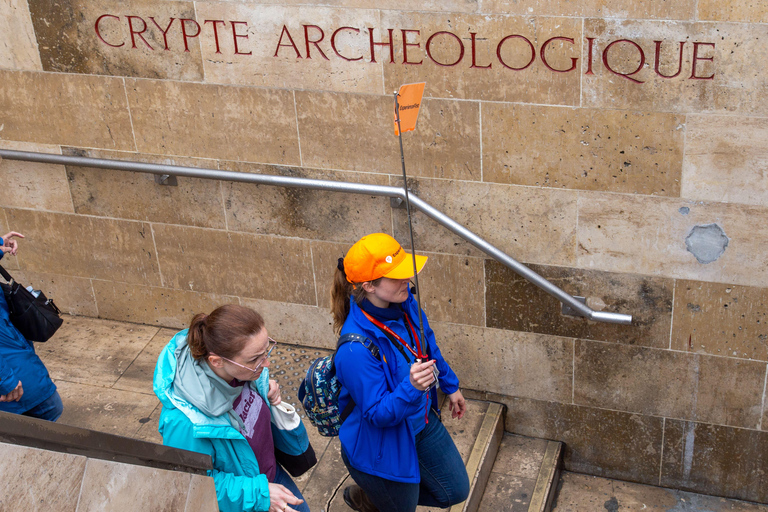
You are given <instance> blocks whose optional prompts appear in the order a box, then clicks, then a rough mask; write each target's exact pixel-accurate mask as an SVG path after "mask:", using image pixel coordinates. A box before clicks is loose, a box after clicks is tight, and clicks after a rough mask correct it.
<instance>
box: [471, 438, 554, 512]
mask: <svg viewBox="0 0 768 512" xmlns="http://www.w3.org/2000/svg"><path fill="white" fill-rule="evenodd" d="M562 448H563V445H562V443H559V442H556V441H548V440H546V439H535V438H531V437H524V436H519V435H515V434H509V433H506V434H504V438H503V439H502V440H501V445H500V446H499V450H498V454H497V455H496V460H495V463H494V464H493V467H492V468H491V471H490V476H489V479H488V485H487V486H486V488H485V492H484V494H483V498H482V500H481V502H480V505H479V507H478V509H477V510H478V511H479V512H500V511H508V512H528V511H530V512H547V511H549V510H550V506H551V503H552V499H553V497H554V490H555V488H556V486H557V482H558V476H559V471H560V466H561V460H562Z"/></svg>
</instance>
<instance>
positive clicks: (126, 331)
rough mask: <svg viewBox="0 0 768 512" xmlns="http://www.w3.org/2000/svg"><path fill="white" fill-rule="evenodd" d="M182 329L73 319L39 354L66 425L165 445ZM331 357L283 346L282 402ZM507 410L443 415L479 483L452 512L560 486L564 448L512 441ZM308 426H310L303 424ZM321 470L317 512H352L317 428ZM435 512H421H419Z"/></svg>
mask: <svg viewBox="0 0 768 512" xmlns="http://www.w3.org/2000/svg"><path fill="white" fill-rule="evenodd" d="M175 332H176V331H175V330H172V329H164V328H159V327H152V326H146V325H138V324H129V323H123V322H115V321H109V320H99V319H93V318H85V317H67V318H66V321H65V324H64V326H63V327H62V328H61V329H60V331H59V332H58V333H57V334H56V336H55V337H54V338H52V339H51V340H50V341H48V342H47V343H45V344H38V346H37V350H38V353H39V354H40V357H41V358H42V359H43V361H44V362H45V363H46V366H47V367H48V369H49V371H50V373H51V376H52V377H53V379H54V380H55V382H56V384H57V386H58V387H59V392H60V394H61V395H62V399H63V401H64V407H65V409H64V414H63V415H62V417H61V419H60V420H59V422H60V423H62V424H66V425H71V426H75V427H81V428H88V429H92V430H97V431H101V432H107V433H110V434H117V435H121V436H125V437H131V438H134V439H139V440H143V441H150V442H155V443H161V442H162V439H161V437H160V435H159V433H158V432H157V421H158V417H159V414H160V405H159V402H158V401H157V399H156V398H155V396H154V394H153V392H152V375H153V372H154V365H155V361H156V359H157V356H158V354H159V352H160V351H161V350H162V348H163V347H164V346H165V344H166V343H167V342H168V340H169V339H170V338H171V336H173V334H175ZM328 353H329V351H327V350H322V349H316V348H309V347H302V346H297V345H286V344H281V345H278V347H277V349H276V350H275V353H274V356H273V358H272V365H271V371H272V375H273V377H274V378H275V379H277V380H278V382H279V383H280V385H281V387H282V389H283V393H282V395H283V399H284V400H286V401H288V402H290V403H294V404H296V402H297V396H296V395H297V390H298V385H299V383H300V382H301V379H302V378H303V376H304V374H305V372H306V369H307V367H308V366H309V364H310V363H311V361H313V360H314V359H315V358H316V357H320V356H323V355H326V354H328ZM503 413H504V411H503V406H501V405H500V404H496V403H491V402H484V401H477V400H468V406H467V414H466V415H465V417H464V418H463V419H462V420H454V419H451V418H450V414H445V417H444V422H445V425H446V428H447V429H448V431H449V432H450V433H451V436H452V437H453V439H454V441H455V443H456V446H457V448H458V449H459V452H460V453H461V455H462V458H463V459H464V461H465V464H466V467H467V471H468V474H469V475H470V480H471V486H472V487H471V492H470V497H469V499H468V500H467V501H466V502H465V503H463V504H460V505H457V506H455V507H453V508H452V509H451V512H460V511H467V512H474V511H476V510H479V511H499V510H510V511H518V510H520V511H522V510H531V511H536V512H539V511H543V510H547V507H548V504H549V503H550V502H551V495H552V491H553V489H554V488H555V487H556V485H557V475H558V469H559V461H560V450H561V447H560V443H554V442H549V441H546V440H541V439H531V438H525V437H521V436H516V435H512V434H505V433H504V425H503V418H504V414H503ZM305 421H306V419H305ZM307 430H308V432H309V433H310V439H311V442H312V446H313V447H314V450H315V452H316V454H317V456H318V463H317V465H316V466H315V467H314V468H313V469H312V470H311V471H309V472H308V473H307V474H305V475H303V476H302V477H300V478H298V479H297V484H298V486H299V488H300V489H301V491H302V493H303V494H304V497H305V499H306V500H307V502H308V503H309V505H310V508H311V509H312V510H313V511H323V512H342V511H347V510H349V508H348V507H347V506H346V504H345V503H344V501H343V499H342V491H343V489H344V487H345V486H346V485H349V484H350V483H351V481H350V477H349V474H348V473H347V471H346V468H345V467H344V464H343V462H342V461H341V452H340V446H339V441H338V438H327V437H322V436H320V435H319V434H318V433H317V430H316V429H314V428H313V427H312V426H311V425H309V423H307ZM429 510H431V509H428V508H420V509H419V511H420V512H426V511H429Z"/></svg>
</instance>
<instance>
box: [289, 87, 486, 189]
mask: <svg viewBox="0 0 768 512" xmlns="http://www.w3.org/2000/svg"><path fill="white" fill-rule="evenodd" d="M427 80H428V79H427ZM399 86H400V84H397V86H394V85H393V86H392V87H390V88H389V89H390V90H393V88H398V87H399ZM425 94H426V93H425ZM421 105H422V106H421V112H420V114H419V122H418V125H417V127H416V130H415V131H414V132H406V133H404V134H403V152H404V154H405V165H406V170H407V172H408V174H409V175H413V176H426V177H434V178H451V179H462V180H479V179H480V117H479V106H478V104H477V103H474V102H457V101H449V100H439V99H428V98H425V99H424V100H423V101H422V103H421ZM296 108H297V112H298V119H299V132H300V134H301V153H302V158H303V161H304V164H305V165H308V166H312V167H321V168H331V169H348V170H355V171H361V172H377V173H385V174H395V175H402V165H401V161H400V147H399V142H398V138H397V137H395V136H394V122H393V116H394V97H393V96H364V95H353V94H341V93H331V92H309V91H297V92H296Z"/></svg>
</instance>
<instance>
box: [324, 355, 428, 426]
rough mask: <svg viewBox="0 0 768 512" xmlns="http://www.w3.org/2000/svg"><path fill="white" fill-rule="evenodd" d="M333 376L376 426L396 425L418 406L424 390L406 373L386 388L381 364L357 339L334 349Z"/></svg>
mask: <svg viewBox="0 0 768 512" xmlns="http://www.w3.org/2000/svg"><path fill="white" fill-rule="evenodd" d="M335 361H336V376H337V378H338V379H339V381H340V382H341V384H342V385H343V386H344V387H345V388H346V389H347V391H349V394H350V396H351V397H352V400H354V401H355V404H357V405H358V406H359V407H360V410H361V411H362V412H363V418H365V420H366V421H368V422H369V423H371V424H372V425H374V426H376V427H378V428H384V427H391V426H393V425H397V424H399V423H401V422H403V421H405V419H406V418H408V417H409V416H410V415H412V414H415V413H416V412H417V411H418V410H419V409H420V407H421V402H420V399H421V397H422V395H423V394H424V391H419V390H418V389H416V388H415V387H413V385H412V384H411V380H410V377H409V376H406V377H405V379H403V381H402V382H400V383H399V384H398V385H397V387H396V388H395V389H394V390H393V391H391V392H390V391H389V389H387V378H386V375H385V374H384V371H385V370H384V367H383V365H384V364H385V363H384V362H383V361H379V360H377V359H376V358H375V357H373V355H372V354H371V352H370V351H369V350H368V349H367V348H366V347H365V346H363V344H362V343H359V342H350V343H345V344H344V345H342V346H341V347H340V348H339V350H338V352H337V353H336V359H335Z"/></svg>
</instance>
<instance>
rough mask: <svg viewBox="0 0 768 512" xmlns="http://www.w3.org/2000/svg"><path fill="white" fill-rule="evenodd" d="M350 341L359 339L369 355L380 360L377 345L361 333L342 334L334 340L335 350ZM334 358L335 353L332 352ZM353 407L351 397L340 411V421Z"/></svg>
mask: <svg viewBox="0 0 768 512" xmlns="http://www.w3.org/2000/svg"><path fill="white" fill-rule="evenodd" d="M352 341H359V342H360V343H362V344H363V346H364V347H365V348H367V349H368V350H369V351H370V353H371V355H372V356H373V357H374V358H376V360H377V361H381V357H380V353H379V347H377V346H376V345H375V344H374V343H373V342H372V341H371V340H369V339H368V338H366V337H365V336H363V335H361V334H357V333H354V332H350V333H347V334H344V335H343V336H341V337H340V338H339V341H338V342H336V350H337V351H338V350H339V348H340V347H341V346H342V345H344V344H345V343H349V342H352ZM333 355H334V359H335V356H336V354H335V353H334V354H333ZM333 369H334V371H336V366H335V361H334V366H333ZM354 409H355V401H354V400H352V397H350V398H349V403H347V406H346V407H344V410H343V411H341V414H340V415H339V420H340V423H344V420H346V419H347V418H348V417H349V415H350V414H352V411H353V410H354Z"/></svg>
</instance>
